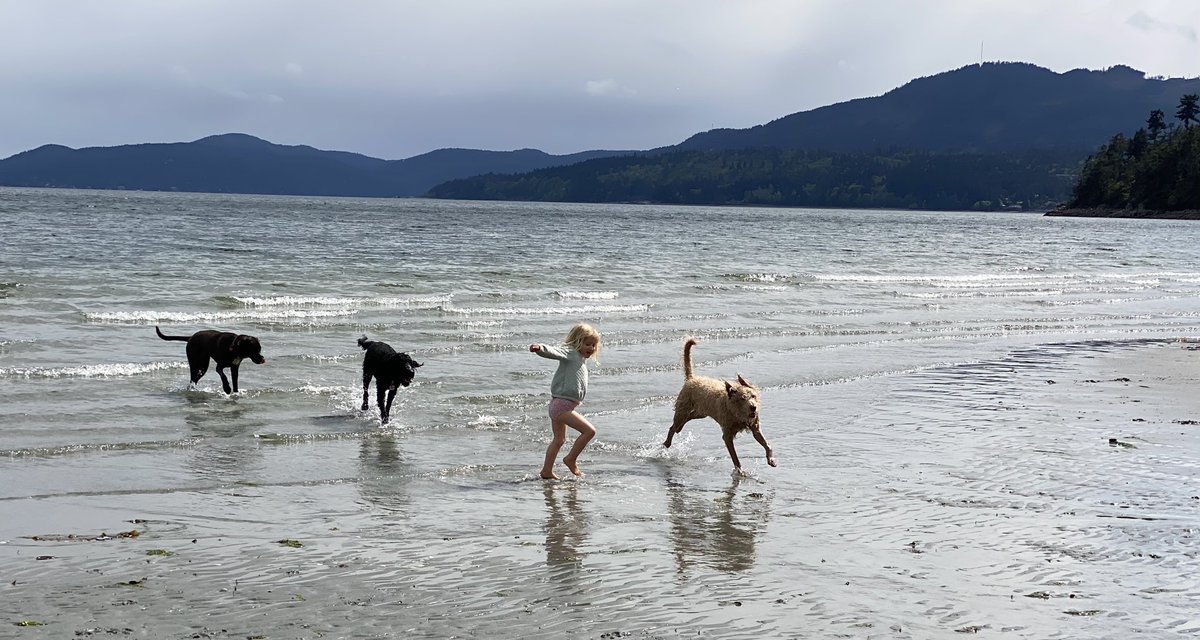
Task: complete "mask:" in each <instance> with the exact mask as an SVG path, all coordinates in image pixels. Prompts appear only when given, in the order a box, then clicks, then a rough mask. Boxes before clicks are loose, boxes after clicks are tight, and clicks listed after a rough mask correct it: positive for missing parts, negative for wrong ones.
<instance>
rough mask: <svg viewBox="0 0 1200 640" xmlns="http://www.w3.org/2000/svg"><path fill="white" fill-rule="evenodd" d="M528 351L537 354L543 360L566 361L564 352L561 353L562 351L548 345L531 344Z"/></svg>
mask: <svg viewBox="0 0 1200 640" xmlns="http://www.w3.org/2000/svg"><path fill="white" fill-rule="evenodd" d="M529 350H530V351H532V352H533V353H536V354H538V355H539V356H541V357H543V358H548V359H550V360H566V359H567V352H566V351H563V350H562V349H559V348H557V347H552V346H550V345H548V344H531V345H529Z"/></svg>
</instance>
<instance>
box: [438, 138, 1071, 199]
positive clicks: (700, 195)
mask: <svg viewBox="0 0 1200 640" xmlns="http://www.w3.org/2000/svg"><path fill="white" fill-rule="evenodd" d="M1078 164H1079V157H1078V155H1077V154H1073V153H1063V152H1045V151H1037V152H1024V153H1012V154H990V155H981V154H944V153H931V152H928V151H899V152H892V153H889V154H878V153H865V152H863V153H828V152H821V151H802V150H795V149H773V148H768V149H746V150H742V151H676V152H672V153H660V154H641V155H637V156H628V157H621V158H603V159H599V160H592V161H589V162H583V163H580V164H576V165H571V166H567V167H554V168H550V169H542V170H539V171H534V172H530V173H526V174H521V175H486V176H476V177H474V178H465V179H461V180H454V181H451V182H447V183H445V184H442V185H439V186H437V187H435V188H434V189H433V190H432V191H431V192H430V194H429V195H430V196H432V197H437V198H456V199H465V200H531V201H564V202H655V203H672V204H734V205H777V206H793V207H844V208H894V209H930V210H938V209H941V210H970V209H975V210H996V209H1008V208H1013V209H1042V210H1044V209H1046V208H1049V207H1051V206H1053V205H1055V204H1057V203H1059V202H1062V201H1064V200H1066V199H1067V197H1069V195H1070V190H1071V186H1072V184H1073V183H1074V176H1075V175H1076V172H1077V170H1078Z"/></svg>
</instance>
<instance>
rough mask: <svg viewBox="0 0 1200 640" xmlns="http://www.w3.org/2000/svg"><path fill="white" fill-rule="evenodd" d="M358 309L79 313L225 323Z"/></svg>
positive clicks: (140, 320) (94, 318)
mask: <svg viewBox="0 0 1200 640" xmlns="http://www.w3.org/2000/svg"><path fill="white" fill-rule="evenodd" d="M356 313H358V309H294V308H283V309H246V310H240V311H191V312H177V311H101V312H95V313H87V312H85V313H84V314H83V318H84V320H86V321H88V322H128V323H136V324H152V323H157V322H175V323H180V324H192V323H197V322H225V321H229V320H294V319H312V318H337V317H345V316H352V315H355V314H356Z"/></svg>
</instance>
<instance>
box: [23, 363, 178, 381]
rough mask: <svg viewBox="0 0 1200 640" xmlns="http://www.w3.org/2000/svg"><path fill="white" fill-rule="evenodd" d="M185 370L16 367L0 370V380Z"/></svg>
mask: <svg viewBox="0 0 1200 640" xmlns="http://www.w3.org/2000/svg"><path fill="white" fill-rule="evenodd" d="M172 369H187V363H186V362H144V363H143V362H135V363H124V364H85V365H80V366H77V367H34V368H30V369H23V368H18V367H13V368H8V369H0V378H26V379H31V378H118V377H124V376H136V375H141V374H144V373H154V372H155V371H168V370H172Z"/></svg>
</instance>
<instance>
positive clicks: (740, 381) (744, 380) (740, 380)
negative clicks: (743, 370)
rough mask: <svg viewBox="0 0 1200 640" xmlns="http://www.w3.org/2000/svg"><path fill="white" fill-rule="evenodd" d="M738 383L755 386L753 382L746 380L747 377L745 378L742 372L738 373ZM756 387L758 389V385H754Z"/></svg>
mask: <svg viewBox="0 0 1200 640" xmlns="http://www.w3.org/2000/svg"><path fill="white" fill-rule="evenodd" d="M738 384H740V385H742V386H743V387H754V385H753V384H750V383H749V382H746V379H745V378H743V377H742V374H740V373H739V374H738ZM754 388H755V389H757V388H758V387H754Z"/></svg>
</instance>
